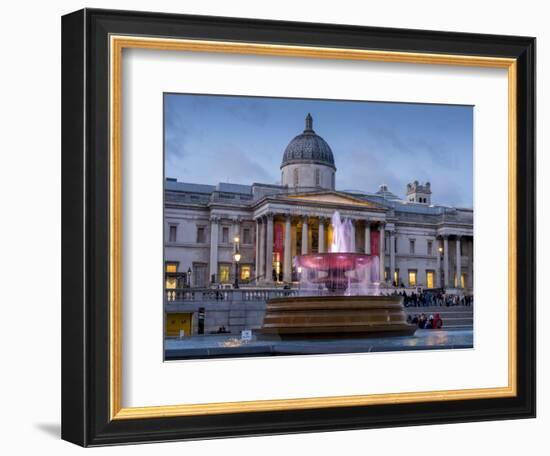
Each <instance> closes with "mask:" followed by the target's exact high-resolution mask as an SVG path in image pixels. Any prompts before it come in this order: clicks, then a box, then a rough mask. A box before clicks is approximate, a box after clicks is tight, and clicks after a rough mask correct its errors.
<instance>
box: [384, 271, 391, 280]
mask: <svg viewBox="0 0 550 456" xmlns="http://www.w3.org/2000/svg"><path fill="white" fill-rule="evenodd" d="M389 277H390V268H385V269H384V281H385V282H387V281H388V279H389Z"/></svg>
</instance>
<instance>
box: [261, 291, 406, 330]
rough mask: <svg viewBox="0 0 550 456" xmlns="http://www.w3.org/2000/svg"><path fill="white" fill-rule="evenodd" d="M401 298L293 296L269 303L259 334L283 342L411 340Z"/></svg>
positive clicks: (269, 301)
mask: <svg viewBox="0 0 550 456" xmlns="http://www.w3.org/2000/svg"><path fill="white" fill-rule="evenodd" d="M415 331H416V325H411V324H409V323H407V320H406V314H405V309H404V307H403V297H402V296H341V295H338V296H331V295H326V296H293V297H285V298H275V299H270V300H268V301H267V310H266V314H265V317H264V321H263V325H262V328H261V330H260V333H261V334H263V335H266V336H277V337H280V338H281V339H297V338H308V339H309V338H351V337H378V336H409V335H412V334H414V332H415Z"/></svg>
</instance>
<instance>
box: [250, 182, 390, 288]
mask: <svg viewBox="0 0 550 456" xmlns="http://www.w3.org/2000/svg"><path fill="white" fill-rule="evenodd" d="M336 210H338V211H339V212H340V215H341V217H342V218H349V219H350V220H351V221H352V227H353V228H352V245H351V251H352V252H364V253H368V254H370V253H371V252H372V242H373V239H376V241H377V242H378V239H383V233H384V223H385V209H384V208H383V207H381V206H378V205H376V204H374V203H371V202H365V201H361V200H357V199H354V198H352V197H350V196H348V195H342V194H339V193H338V192H327V191H322V192H309V193H304V194H296V195H291V196H289V195H285V196H280V195H279V196H274V197H269V198H265V199H263V200H261V201H259V202H258V204H257V206H256V208H255V211H254V220H255V222H256V232H257V233H259V236H260V237H259V239H258V240H257V246H258V249H257V252H256V254H257V258H256V264H258V265H259V269H258V271H257V276H258V277H260V278H261V279H262V281H263V282H265V283H273V282H291V281H293V280H295V273H296V271H294V269H293V262H292V259H293V258H294V257H295V256H296V255H307V254H311V253H323V252H328V251H330V245H331V243H332V228H331V224H330V219H331V217H332V215H333V214H334V212H335V211H336ZM372 233H376V236H372V235H371V234H372ZM375 250H376V252H375V253H376V254H377V253H378V252H380V251H381V250H380V248H377V249H375ZM380 263H381V271H383V269H382V267H383V264H384V263H383V261H381V262H380Z"/></svg>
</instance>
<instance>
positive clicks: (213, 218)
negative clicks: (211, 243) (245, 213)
mask: <svg viewBox="0 0 550 456" xmlns="http://www.w3.org/2000/svg"><path fill="white" fill-rule="evenodd" d="M221 219H222V218H221V217H220V216H219V215H211V216H210V222H211V223H219V221H220V220H221Z"/></svg>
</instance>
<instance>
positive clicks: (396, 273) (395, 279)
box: [393, 269, 399, 286]
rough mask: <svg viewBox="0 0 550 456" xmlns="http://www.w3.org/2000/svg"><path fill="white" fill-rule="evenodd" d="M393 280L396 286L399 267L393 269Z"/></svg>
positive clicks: (397, 284)
mask: <svg viewBox="0 0 550 456" xmlns="http://www.w3.org/2000/svg"><path fill="white" fill-rule="evenodd" d="M393 281H394V282H395V285H396V286H399V269H396V270H395V271H393Z"/></svg>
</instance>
